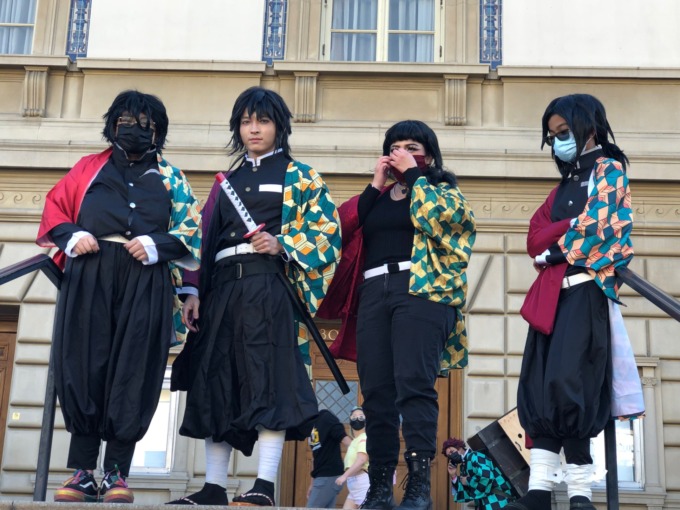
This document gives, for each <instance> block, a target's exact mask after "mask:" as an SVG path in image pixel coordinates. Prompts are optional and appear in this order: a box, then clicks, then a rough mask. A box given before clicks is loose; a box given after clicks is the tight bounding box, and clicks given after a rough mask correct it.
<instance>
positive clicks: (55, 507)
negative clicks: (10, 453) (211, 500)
mask: <svg viewBox="0 0 680 510" xmlns="http://www.w3.org/2000/svg"><path fill="white" fill-rule="evenodd" d="M130 507H134V509H135V510H170V509H173V510H179V509H180V508H183V509H189V508H195V507H194V506H193V505H192V506H187V505H172V506H169V505H135V504H134V503H133V504H132V505H126V504H123V503H107V504H106V505H104V504H103V503H54V502H34V501H0V510H66V509H68V508H76V509H79V510H86V509H87V510H95V509H96V508H98V509H100V510H106V509H109V508H110V509H112V510H113V509H115V510H123V509H125V508H130ZM200 508H201V510H224V509H225V508H226V507H224V506H201V507H200ZM231 508H237V507H231ZM240 508H244V507H240ZM267 508H270V509H271V510H303V509H304V510H313V509H308V508H306V507H298V506H296V507H282V506H277V507H267ZM317 510H318V509H317Z"/></svg>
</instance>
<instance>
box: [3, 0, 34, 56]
mask: <svg viewBox="0 0 680 510" xmlns="http://www.w3.org/2000/svg"><path fill="white" fill-rule="evenodd" d="M35 4H36V0H2V1H1V2H0V54H11V55H26V54H30V53H31V50H32V48H33V26H34V24H35Z"/></svg>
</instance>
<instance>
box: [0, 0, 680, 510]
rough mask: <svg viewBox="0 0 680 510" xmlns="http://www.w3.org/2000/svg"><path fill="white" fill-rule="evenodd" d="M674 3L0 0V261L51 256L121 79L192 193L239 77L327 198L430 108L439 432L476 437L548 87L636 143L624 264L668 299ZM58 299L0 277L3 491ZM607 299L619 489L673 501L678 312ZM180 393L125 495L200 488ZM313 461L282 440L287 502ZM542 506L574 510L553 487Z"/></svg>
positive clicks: (541, 171) (676, 162)
mask: <svg viewBox="0 0 680 510" xmlns="http://www.w3.org/2000/svg"><path fill="white" fill-rule="evenodd" d="M678 19H680V4H678V3H677V2H675V1H674V0H652V1H651V2H647V3H645V4H644V5H643V4H642V3H640V2H638V1H636V0H602V1H600V2H587V1H586V0H572V1H571V2H562V3H558V2H545V1H542V0H523V1H522V2H509V1H506V2H503V1H502V0H251V1H248V2H244V1H242V0H203V1H202V2H189V1H187V0H147V1H145V2H138V1H135V0H117V1H116V2H106V1H102V0H2V1H0V267H4V266H7V265H10V264H12V263H14V262H17V261H19V260H22V259H24V258H27V257H29V256H31V255H34V254H36V253H41V252H44V250H41V249H40V248H38V247H37V246H36V245H35V244H34V239H35V235H36V232H37V225H38V221H39V218H40V213H41V210H42V206H43V203H44V197H45V194H46V192H47V191H48V190H49V189H50V187H51V186H52V185H53V184H54V183H55V182H56V181H57V180H58V179H59V178H60V177H61V176H63V175H64V173H65V172H66V171H67V170H68V169H69V168H70V167H71V166H72V165H73V164H74V163H75V162H76V161H77V160H78V159H79V158H80V157H81V156H83V155H85V154H89V153H92V152H97V151H100V150H102V149H103V148H104V147H105V144H104V142H103V141H102V138H101V130H102V127H103V122H102V119H101V117H102V114H103V113H104V112H105V111H106V109H107V108H108V106H109V105H110V103H111V101H112V99H113V98H114V97H115V95H117V94H118V93H119V92H120V91H122V90H125V89H138V90H141V91H144V92H150V93H153V94H156V95H158V96H159V97H161V99H162V100H163V101H164V103H165V104H166V107H167V109H168V114H169V116H170V130H169V134H168V144H167V148H166V150H165V152H164V154H165V155H166V157H167V158H168V160H169V161H171V162H172V163H173V164H174V165H176V166H179V167H181V168H182V169H184V170H185V171H186V172H187V174H188V176H189V179H190V181H191V183H192V185H193V187H194V189H195V190H196V191H197V193H198V195H199V196H201V197H202V198H204V197H205V196H206V195H207V192H208V190H209V188H210V186H211V185H212V179H213V175H214V172H215V171H217V170H220V169H225V168H226V167H227V165H228V164H229V157H228V155H227V153H226V150H225V146H226V144H227V141H228V139H229V130H228V116H229V113H230V111H231V106H232V105H233V102H234V99H235V98H236V97H237V95H238V94H239V93H240V92H241V91H243V90H244V89H245V88H247V87H249V86H252V85H262V86H265V87H268V88H271V89H274V90H276V91H277V92H279V93H280V94H281V95H282V96H283V97H284V98H285V99H286V101H287V103H288V104H289V105H290V107H291V109H292V111H293V113H294V115H295V119H294V120H295V122H294V125H293V137H292V140H291V142H292V143H291V144H292V147H293V152H294V155H295V157H296V158H298V159H300V160H302V161H305V162H307V163H309V164H311V165H313V166H314V167H315V168H317V169H319V170H320V171H321V172H322V174H323V175H324V178H325V179H326V180H327V182H328V183H329V186H330V188H331V192H332V194H333V196H334V199H335V201H336V203H338V204H340V203H342V202H343V201H344V200H346V199H347V198H349V197H350V196H352V195H354V194H356V193H358V192H360V191H361V190H362V189H363V188H364V187H365V185H366V184H367V183H368V182H370V179H371V172H372V168H373V166H374V163H375V160H376V159H377V157H378V156H379V155H380V150H381V147H382V138H383V135H384V132H385V130H386V129H387V128H388V127H389V126H390V125H391V124H392V123H394V122H396V121H398V120H403V119H406V118H417V119H420V120H423V121H425V122H427V123H428V124H429V125H431V126H432V127H433V128H434V129H435V131H436V132H437V134H438V137H439V140H440V144H441V147H442V152H443V155H444V160H445V164H446V165H447V166H448V168H449V169H451V170H453V171H455V173H456V174H457V175H458V176H459V181H460V186H461V189H462V190H463V192H464V193H465V195H466V196H467V197H468V199H469V200H470V201H471V203H472V205H473V208H474V211H475V214H476V217H477V220H478V228H479V235H478V240H477V244H476V246H475V253H474V256H473V258H472V262H471V265H470V268H469V280H470V287H469V297H468V304H467V308H466V315H467V320H468V332H469V335H470V342H471V357H470V365H469V368H467V369H466V370H465V371H464V372H463V373H457V374H455V375H453V376H452V377H450V378H448V379H442V380H440V381H439V382H438V390H439V394H440V410H441V415H440V427H439V428H440V433H439V435H440V438H441V439H444V438H446V437H447V436H448V435H449V434H457V435H462V436H464V437H469V436H471V435H474V434H475V433H476V432H477V431H478V430H480V429H481V428H483V427H484V426H486V425H487V424H488V423H490V422H491V421H493V420H495V419H497V418H499V417H500V416H502V415H503V414H504V413H505V412H507V411H508V410H510V409H512V408H513V407H514V406H515V399H516V389H517V380H518V375H519V370H520V365H521V359H522V351H523V347H524V341H525V337H526V330H527V325H526V323H525V322H524V321H523V319H522V318H521V317H520V315H519V309H520V306H521V304H522V300H523V297H524V295H525V294H526V291H527V289H528V288H529V286H530V284H531V283H532V281H533V278H534V271H533V269H532V267H531V264H530V260H529V259H528V257H527V256H526V254H525V251H524V249H525V236H526V231H527V226H528V220H529V218H530V216H531V214H532V213H533V211H534V210H535V209H536V208H537V207H538V206H539V205H540V203H541V202H542V200H543V199H544V198H545V196H546V195H547V193H548V191H549V190H550V189H551V188H552V187H553V186H555V185H556V184H557V180H558V174H557V172H556V169H555V166H554V164H553V163H552V161H551V160H550V155H549V153H548V151H546V150H544V151H541V150H540V145H541V130H540V119H541V115H542V113H543V111H544V109H545V107H546V105H547V104H548V102H549V101H550V100H552V99H553V98H554V97H557V96H560V95H564V94H568V93H573V92H587V93H591V94H594V95H596V96H597V97H599V98H600V99H601V100H602V101H603V103H604V104H605V106H606V107H607V111H608V116H609V118H610V121H611V124H612V127H613V128H614V132H615V134H616V141H617V143H618V144H619V146H620V147H622V148H623V149H624V150H625V151H626V154H627V155H628V156H629V158H630V160H631V167H630V170H629V175H630V178H631V182H632V184H631V187H632V192H633V204H634V210H635V221H636V226H635V231H634V236H633V241H634V244H635V250H636V257H635V260H634V261H633V264H632V268H633V269H634V270H635V271H637V272H638V273H640V274H641V275H643V276H645V277H646V278H648V279H649V280H650V281H652V282H654V283H656V284H657V285H659V286H660V287H662V288H664V289H665V290H666V291H668V292H669V293H671V294H674V295H680V276H679V274H680V273H679V272H678V271H677V269H676V268H677V267H678V263H679V262H680V261H679V260H678V258H679V256H678V253H680V237H679V235H680V229H679V228H678V222H679V221H680V177H679V176H680V172H678V170H680V143H679V142H680V92H679V91H680V87H679V85H680V54H679V53H678V52H677V51H675V48H677V47H678V46H679V45H680V44H679V43H680V35H678V32H677V31H676V29H675V25H676V22H677V20H678ZM55 299H56V290H55V289H54V288H53V287H52V285H51V284H50V282H49V281H48V280H47V279H46V278H45V277H43V276H42V275H32V276H27V277H23V278H21V279H19V280H16V281H14V282H12V283H10V284H7V285H5V286H2V287H0V447H1V448H2V464H1V470H2V473H1V474H0V497H1V498H2V499H29V498H30V495H31V494H32V492H33V484H34V478H35V475H34V472H35V465H36V459H37V455H38V451H37V444H38V436H39V427H40V423H41V420H42V406H43V401H44V391H43V388H44V386H45V379H46V373H47V370H46V367H47V361H48V359H49V352H50V344H51V334H52V319H53V314H54V302H55ZM622 299H623V301H624V302H625V304H626V305H627V307H626V308H625V310H624V317H625V319H626V325H627V327H628V331H629V334H630V337H631V341H632V343H633V348H634V351H635V355H636V359H637V362H638V366H639V371H640V376H641V378H642V382H643V388H644V392H645V399H646V405H647V415H646V418H645V419H644V420H641V421H637V422H634V423H633V424H629V423H627V422H626V423H621V424H619V428H620V430H619V433H618V447H619V475H620V490H621V494H620V498H621V506H622V507H623V508H631V509H632V508H645V507H646V508H650V509H661V508H680V475H678V474H677V470H675V469H673V466H675V465H677V463H678V461H680V403H679V402H678V401H677V400H676V399H675V398H674V396H673V395H674V394H675V390H676V389H678V388H680V346H679V345H678V343H677V342H676V339H677V337H678V333H679V332H680V326H679V325H678V324H677V323H676V322H675V321H674V320H672V319H670V318H668V317H667V316H665V314H664V313H662V312H661V311H659V310H657V309H656V308H654V307H653V306H652V305H651V304H650V303H648V302H647V301H646V300H644V299H643V298H641V297H639V296H638V295H637V294H635V293H634V292H632V291H631V290H630V289H626V288H624V290H623V298H622ZM320 326H321V329H322V333H323V334H324V335H325V336H326V338H327V339H328V340H332V339H333V338H334V335H335V334H337V324H332V323H320ZM341 367H342V369H343V371H345V373H346V374H347V375H348V379H350V383H351V385H352V390H353V391H352V393H351V394H350V396H349V397H346V398H341V397H340V396H339V395H338V394H337V390H336V389H335V388H334V385H333V384H332V383H331V382H330V381H331V376H330V374H329V373H327V370H325V369H324V367H323V365H322V363H320V362H316V361H315V368H316V371H315V380H314V385H315V388H316V390H317V394H318V395H319V400H320V402H321V403H322V405H324V406H327V407H331V408H332V409H334V410H336V412H338V413H340V414H342V413H343V412H346V411H347V410H348V408H351V406H353V405H354V404H355V403H356V402H358V401H360V391H359V389H358V386H357V382H356V381H357V378H356V371H355V369H354V367H353V366H352V364H350V363H347V362H343V363H342V364H341ZM183 398H184V397H183V395H182V394H171V393H170V392H169V391H168V390H164V392H163V395H162V397H161V404H160V405H159V409H158V411H157V415H156V416H157V419H155V420H154V423H153V424H152V427H153V429H152V430H153V433H152V434H148V435H147V438H145V439H144V440H143V442H142V443H141V444H140V447H139V448H138V450H137V452H136V455H135V460H134V467H133V474H132V475H131V478H130V482H131V485H132V487H133V488H134V489H135V495H136V498H137V501H139V502H163V501H168V500H170V499H174V498H176V497H179V496H181V495H184V494H185V493H186V492H193V491H194V490H196V489H198V488H200V487H201V486H202V484H203V480H202V477H203V475H204V457H203V446H202V444H200V442H196V441H193V440H188V439H187V438H183V437H181V436H179V435H177V428H178V419H180V418H181V415H182V410H183V404H184V403H183ZM67 444H68V442H67V433H66V431H65V430H64V425H63V421H62V420H61V416H60V414H59V412H57V423H56V429H55V439H54V446H53V451H52V462H51V471H50V478H49V487H50V491H52V490H53V489H54V488H55V487H57V486H58V484H60V483H61V482H62V481H63V479H64V478H66V476H67V475H68V470H67V469H66V468H65V464H66V453H67V452H66V448H67V446H66V445H67ZM594 451H595V453H596V456H597V455H600V456H601V453H598V452H601V444H600V442H599V441H595V442H594ZM256 468H257V462H256V455H255V456H253V457H250V458H246V457H242V456H235V459H234V460H233V464H232V472H231V476H230V487H229V492H230V497H231V496H232V495H233V493H234V492H240V491H242V490H245V489H247V488H249V487H250V484H252V481H253V479H254V477H255V474H256ZM445 471H446V469H445V464H444V463H443V462H441V461H437V462H435V475H434V476H435V485H434V487H435V488H434V490H433V492H434V493H435V497H436V498H437V506H436V508H447V507H451V508H452V507H453V504H452V503H451V502H450V497H449V495H448V481H447V480H446V475H445ZM308 474H309V452H308V447H307V446H306V445H305V444H302V443H301V444H298V445H292V444H291V445H288V446H287V447H286V451H285V454H284V469H282V474H281V483H280V484H279V491H280V494H279V499H278V501H280V502H281V503H282V504H286V505H293V504H295V505H303V504H304V494H305V492H306V488H307V483H308V481H309V480H308ZM50 496H51V494H48V497H50ZM595 500H596V501H597V502H599V503H602V502H603V501H604V488H602V489H601V490H600V489H598V490H596V492H595ZM556 505H557V507H558V508H566V507H567V506H568V503H567V499H566V494H558V496H557V500H556Z"/></svg>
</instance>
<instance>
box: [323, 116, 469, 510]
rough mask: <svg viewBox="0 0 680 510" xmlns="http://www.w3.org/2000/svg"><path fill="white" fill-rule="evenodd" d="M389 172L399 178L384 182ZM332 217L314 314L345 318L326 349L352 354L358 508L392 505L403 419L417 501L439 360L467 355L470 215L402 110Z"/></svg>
mask: <svg viewBox="0 0 680 510" xmlns="http://www.w3.org/2000/svg"><path fill="white" fill-rule="evenodd" d="M390 173H391V174H392V175H393V176H394V177H395V178H396V179H397V182H396V183H394V184H392V185H390V186H387V187H386V186H385V183H386V181H387V178H388V175H389V174H390ZM340 217H341V220H342V229H343V257H342V261H341V263H340V267H339V269H338V275H337V276H336V280H335V281H334V283H333V285H332V286H331V290H332V292H331V291H329V295H328V297H327V300H326V301H325V302H324V307H323V309H322V311H321V312H320V313H319V315H320V316H321V315H322V314H323V316H324V317H328V318H341V319H342V320H343V324H342V328H341V331H340V333H339V335H338V339H337V340H336V342H335V343H334V344H333V346H332V351H334V354H335V355H336V356H337V357H341V358H346V359H356V360H357V363H358V371H359V380H360V382H361V391H362V393H363V396H364V402H363V408H364V412H365V413H366V423H367V430H366V433H367V436H368V444H367V449H368V456H369V459H370V462H371V464H370V468H369V477H370V483H371V487H370V490H369V492H368V496H367V498H366V501H365V502H364V504H363V506H362V508H373V509H385V508H390V509H391V508H392V506H393V502H392V476H393V473H394V469H395V467H396V465H397V461H398V460H399V459H398V457H399V446H400V442H399V428H400V425H401V430H402V432H403V436H404V441H405V443H406V455H405V457H406V463H407V465H408V470H409V478H408V483H407V485H406V490H405V494H404V498H403V501H402V502H401V505H400V506H399V508H400V509H421V510H426V509H429V508H431V506H432V500H431V498H430V461H431V460H432V458H433V457H434V455H435V454H436V452H437V444H436V437H437V417H438V412H439V408H438V405H437V392H436V390H435V381H436V378H437V375H438V374H439V372H440V371H441V370H448V369H450V368H462V367H464V366H466V364H467V337H466V332H465V324H464V321H463V314H462V311H461V310H462V308H463V305H464V304H465V294H466V291H467V276H466V268H467V264H468V260H469V258H470V255H471V252H472V245H473V243H474V240H475V221H474V216H473V214H472V210H471V209H470V206H469V204H468V202H467V201H466V200H465V197H463V194H462V193H461V192H460V190H459V189H458V186H457V185H456V178H455V176H454V175H453V174H452V173H450V172H447V171H445V170H444V168H443V162H442V157H441V152H440V150H439V143H438V141H437V137H436V135H435V134H434V132H433V131H432V129H430V128H429V127H428V126H427V125H426V124H424V123H422V122H420V121H410V120H409V121H403V122H399V123H397V124H395V125H394V126H392V127H391V128H390V129H388V130H387V132H386V133H385V141H384V143H383V156H382V157H380V158H379V159H378V161H377V163H376V165H375V173H374V177H373V182H372V183H371V184H369V185H368V186H367V187H366V189H365V190H364V192H363V193H362V194H361V195H360V196H358V197H354V198H352V199H350V200H349V201H348V202H346V203H345V204H343V205H342V206H341V207H340ZM362 282H363V283H362ZM359 284H361V285H359ZM400 416H401V420H400ZM400 422H401V423H400Z"/></svg>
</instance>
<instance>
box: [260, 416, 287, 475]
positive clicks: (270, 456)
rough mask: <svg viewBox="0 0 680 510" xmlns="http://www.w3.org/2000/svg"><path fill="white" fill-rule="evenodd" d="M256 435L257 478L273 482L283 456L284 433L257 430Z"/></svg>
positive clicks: (283, 431)
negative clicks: (258, 450)
mask: <svg viewBox="0 0 680 510" xmlns="http://www.w3.org/2000/svg"><path fill="white" fill-rule="evenodd" d="M258 433H259V435H258V439H257V442H258V444H259V445H260V459H259V463H258V465H257V477H258V478H261V479H262V480H267V481H268V482H275V481H276V475H277V473H278V471H279V464H280V463H281V455H282V454H283V442H284V441H285V439H286V431H285V430H268V429H264V428H258Z"/></svg>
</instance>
